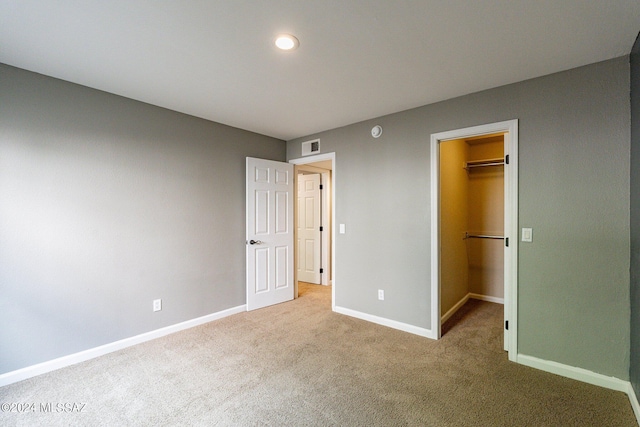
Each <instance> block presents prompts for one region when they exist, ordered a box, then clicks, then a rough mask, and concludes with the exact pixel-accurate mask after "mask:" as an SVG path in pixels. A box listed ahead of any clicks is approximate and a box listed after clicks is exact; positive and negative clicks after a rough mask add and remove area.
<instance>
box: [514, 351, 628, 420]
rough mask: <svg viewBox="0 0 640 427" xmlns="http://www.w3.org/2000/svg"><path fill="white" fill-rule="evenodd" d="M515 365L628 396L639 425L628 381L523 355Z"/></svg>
mask: <svg viewBox="0 0 640 427" xmlns="http://www.w3.org/2000/svg"><path fill="white" fill-rule="evenodd" d="M516 363H519V364H521V365H525V366H529V367H531V368H536V369H540V370H541V371H546V372H551V373H552V374H556V375H560V376H563V377H567V378H571V379H573V380H578V381H582V382H585V383H588V384H593V385H597V386H600V387H604V388H608V389H611V390H616V391H621V392H623V393H626V394H627V396H629V401H630V402H631V407H632V408H633V412H634V413H635V415H636V420H637V421H638V425H640V404H639V403H638V397H637V396H636V393H635V391H634V390H633V387H632V386H631V383H630V382H629V381H624V380H621V379H619V378H616V377H608V376H606V375H602V374H598V373H596V372H593V371H589V370H587V369H582V368H576V367H574V366H569V365H563V364H562V363H558V362H552V361H550V360H544V359H538V358H537V357H533V356H527V355H524V354H518V355H517V357H516Z"/></svg>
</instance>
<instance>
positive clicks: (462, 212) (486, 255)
mask: <svg viewBox="0 0 640 427" xmlns="http://www.w3.org/2000/svg"><path fill="white" fill-rule="evenodd" d="M503 158H504V135H491V136H484V137H481V138H472V139H466V140H463V139H461V140H453V141H445V142H442V143H441V144H440V208H441V211H440V250H441V258H440V259H441V261H440V262H441V266H440V267H441V268H440V271H441V277H440V284H441V285H440V300H441V307H440V312H441V313H442V314H443V315H444V314H445V313H448V312H449V311H450V310H451V309H452V308H453V307H455V306H456V305H457V304H459V303H460V302H461V301H463V300H464V299H465V298H469V297H471V298H478V297H480V298H481V299H488V300H491V301H497V302H500V301H503V300H504V240H502V239H483V238H466V236H467V235H468V234H470V235H491V236H502V235H503V233H504V166H502V165H497V166H496V165H494V166H484V167H474V168H465V166H466V165H467V162H473V161H480V160H487V159H503Z"/></svg>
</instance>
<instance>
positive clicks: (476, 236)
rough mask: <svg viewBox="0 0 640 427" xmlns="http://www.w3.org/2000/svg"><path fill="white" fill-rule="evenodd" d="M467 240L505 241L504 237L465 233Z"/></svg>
mask: <svg viewBox="0 0 640 427" xmlns="http://www.w3.org/2000/svg"><path fill="white" fill-rule="evenodd" d="M464 238H465V239H500V240H502V239H504V236H492V235H489V234H469V233H464Z"/></svg>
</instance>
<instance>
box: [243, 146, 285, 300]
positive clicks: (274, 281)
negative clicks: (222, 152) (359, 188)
mask: <svg viewBox="0 0 640 427" xmlns="http://www.w3.org/2000/svg"><path fill="white" fill-rule="evenodd" d="M246 170H247V181H246V186H247V188H246V194H247V201H246V208H247V219H246V220H247V224H246V239H247V273H246V277H247V310H255V309H257V308H261V307H266V306H269V305H273V304H278V303H281V302H284V301H289V300H292V299H293V291H294V289H293V238H294V229H293V203H294V193H293V191H294V188H293V177H294V175H293V165H291V164H288V163H282V162H275V161H272V160H264V159H256V158H252V157H247V167H246Z"/></svg>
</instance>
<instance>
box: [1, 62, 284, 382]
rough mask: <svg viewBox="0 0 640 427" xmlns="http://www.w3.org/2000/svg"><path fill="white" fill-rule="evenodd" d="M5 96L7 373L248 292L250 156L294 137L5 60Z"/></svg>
mask: <svg viewBox="0 0 640 427" xmlns="http://www.w3.org/2000/svg"><path fill="white" fill-rule="evenodd" d="M0 100H1V101H0V194H1V195H2V196H1V197H0V236H1V237H0V325H2V327H0V348H1V349H2V350H1V351H0V374H2V373H6V372H9V371H13V370H16V369H19V368H23V367H26V366H30V365H34V364H37V363H40V362H44V361H48V360H51V359H54V358H57V357H61V356H65V355H69V354H72V353H76V352H79V351H82V350H86V349H90V348H93V347H97V346H100V345H103V344H107V343H111V342H114V341H117V340H121V339H124V338H128V337H131V336H135V335H138V334H141V333H144V332H148V331H152V330H155V329H159V328H162V327H164V326H168V325H173V324H176V323H179V322H182V321H186V320H191V319H194V318H197V317H200V316H204V315H207V314H211V313H216V312H219V311H221V310H224V309H228V308H232V307H237V306H241V305H243V304H244V303H245V278H244V276H245V261H244V260H245V242H244V237H245V230H244V229H245V196H244V193H245V184H244V181H245V172H244V168H245V157H246V156H253V157H262V158H267V159H273V160H284V158H285V150H286V148H285V143H284V141H280V140H276V139H273V138H269V137H265V136H261V135H257V134H254V133H250V132H246V131H242V130H239V129H235V128H231V127H228V126H224V125H220V124H217V123H213V122H209V121H206V120H202V119H197V118H194V117H191V116H187V115H183V114H179V113H175V112H172V111H169V110H165V109H162V108H158V107H153V106H150V105H147V104H143V103H140V102H136V101H132V100H129V99H125V98H122V97H118V96H115V95H111V94H107V93H104V92H100V91H97V90H92V89H88V88H86V87H82V86H77V85H74V84H70V83H67V82H63V81H60V80H56V79H53V78H50V77H45V76H42V75H38V74H34V73H30V72H27V71H24V70H20V69H17V68H13V67H9V66H6V65H0ZM156 298H162V302H163V307H162V311H160V312H157V313H154V312H153V311H152V300H153V299H156Z"/></svg>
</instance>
